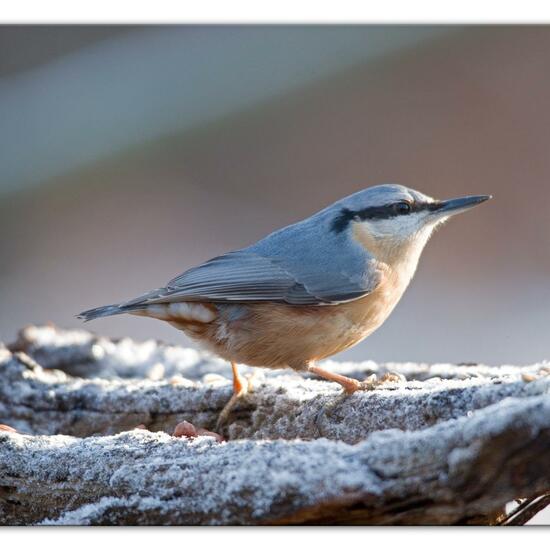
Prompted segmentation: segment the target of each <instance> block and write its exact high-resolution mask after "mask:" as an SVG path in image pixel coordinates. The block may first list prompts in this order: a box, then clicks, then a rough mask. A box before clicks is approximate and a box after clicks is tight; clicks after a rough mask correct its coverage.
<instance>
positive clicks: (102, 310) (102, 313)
mask: <svg viewBox="0 0 550 550" xmlns="http://www.w3.org/2000/svg"><path fill="white" fill-rule="evenodd" d="M127 311H128V308H125V307H123V306H121V305H119V304H111V305H110V306H101V307H95V308H94V309H88V310H87V311H83V312H82V313H79V314H78V315H77V318H78V319H82V320H83V321H91V320H92V319H97V318H98V317H109V316H110V315H120V314H121V313H126V312H127Z"/></svg>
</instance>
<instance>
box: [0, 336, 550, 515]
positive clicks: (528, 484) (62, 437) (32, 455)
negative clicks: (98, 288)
mask: <svg viewBox="0 0 550 550" xmlns="http://www.w3.org/2000/svg"><path fill="white" fill-rule="evenodd" d="M325 367H326V368H329V369H332V370H335V371H338V372H340V373H343V374H347V375H349V376H355V377H357V378H360V379H363V378H366V377H367V376H369V375H371V374H377V375H378V376H381V375H383V374H384V373H385V372H387V371H388V370H391V371H395V372H399V373H401V374H403V375H404V376H405V377H406V378H407V381H401V382H388V383H386V384H384V385H382V386H380V387H379V388H377V389H376V390H374V391H371V392H358V393H356V394H354V395H352V396H346V397H343V396H342V394H341V390H340V389H339V387H338V386H337V385H336V384H332V383H328V382H325V381H319V380H315V379H313V378H305V377H303V376H301V375H298V374H294V373H291V372H287V371H267V372H265V371H263V370H260V369H248V370H247V369H243V371H244V372H249V373H251V374H252V373H256V375H255V377H254V379H253V382H252V383H253V387H254V391H253V392H252V393H251V394H249V395H248V396H247V397H246V399H245V400H243V401H242V402H241V403H239V405H238V406H237V407H236V408H235V410H234V412H233V414H232V415H231V417H230V418H229V421H228V424H227V425H226V427H225V429H224V433H223V435H224V436H225V438H226V439H227V441H226V442H224V443H221V444H220V443H217V442H215V441H214V440H213V439H212V438H208V437H199V438H196V439H185V438H174V437H171V436H170V435H168V433H171V432H172V430H173V428H174V427H175V425H176V424H177V423H178V422H181V421H182V420H187V421H189V422H192V423H193V424H195V425H197V426H201V427H204V428H210V429H211V428H213V426H214V423H215V419H216V417H217V414H218V413H219V412H220V410H221V409H222V407H223V406H224V404H225V403H226V401H227V400H228V399H229V397H230V395H231V382H230V369H229V366H228V365H226V364H225V363H224V362H222V361H218V360H215V359H212V358H210V357H208V356H206V355H203V354H201V353H199V352H196V351H194V350H189V349H183V348H178V347H174V346H168V345H164V344H160V343H158V342H153V341H148V342H143V343H137V342H134V341H131V340H129V339H124V340H120V341H111V340H108V339H105V338H101V337H97V336H94V335H92V334H91V333H88V332H86V331H62V330H60V329H57V328H55V327H51V326H47V327H28V328H26V329H24V330H23V331H21V333H20V335H19V338H18V340H17V341H16V342H15V343H13V344H11V345H9V346H7V347H0V380H1V384H0V423H1V424H7V425H9V426H11V427H13V428H15V429H16V430H17V433H14V432H9V431H0V523H2V524H8V525H14V524H33V523H46V524H64V525H66V524H71V525H83V524H94V525H95V524H130V525H135V524H173V525H182V524H193V525H195V524H224V525H227V524H289V523H296V524H304V523H314V524H319V523H333V524H353V523H362V524H454V523H484V524H486V523H493V524H496V523H516V524H517V523H522V522H523V519H522V518H525V521H526V520H527V519H528V518H529V517H530V515H533V513H536V512H534V510H538V509H540V508H541V507H544V506H545V505H546V504H547V503H548V498H547V497H545V496H544V495H545V494H546V493H548V492H550V476H549V475H548V467H547V465H548V464H549V463H550V396H549V389H550V376H548V375H549V373H550V365H549V364H547V363H540V364H537V365H532V366H527V367H514V366H502V367H488V366H483V365H461V366H459V365H421V364H399V365H397V364H391V365H377V364H375V363H373V362H370V361H367V362H364V363H355V364H351V363H349V364H345V363H340V364H339V363H335V362H326V363H325ZM139 424H144V425H145V426H146V427H147V428H148V430H151V431H147V430H142V429H135V427H136V426H137V425H139ZM515 499H528V500H526V501H524V502H522V503H521V504H520V505H519V507H518V508H517V509H516V510H514V511H513V512H512V513H510V514H509V515H506V514H504V508H505V506H506V504H507V503H509V502H511V501H513V500H515Z"/></svg>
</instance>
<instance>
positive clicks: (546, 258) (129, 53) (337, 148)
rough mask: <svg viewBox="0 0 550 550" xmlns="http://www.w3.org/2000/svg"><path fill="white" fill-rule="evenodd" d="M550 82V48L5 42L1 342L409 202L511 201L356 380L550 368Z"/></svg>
mask: <svg viewBox="0 0 550 550" xmlns="http://www.w3.org/2000/svg"><path fill="white" fill-rule="evenodd" d="M549 63H550V27H537V26H529V27H521V26H516V27H505V26H504V27H484V26H473V27H460V26H324V27H320V26H279V27H276V26H252V27H246V26H242V27H241V26H164V27H157V26H145V27H144V26H141V27H139V26H138V27H136V26H76V25H75V26H66V27H64V26H3V27H0V235H1V236H0V304H1V311H2V313H1V316H0V339H1V340H4V341H6V340H7V341H11V340H12V339H13V338H14V337H15V334H16V331H17V329H18V328H20V327H22V326H23V325H26V324H30V323H43V322H46V321H52V322H54V323H56V324H58V325H60V326H62V327H81V326H83V325H82V323H81V322H80V321H79V320H77V319H76V318H75V314H77V313H79V312H80V311H82V310H84V309H87V308H90V307H95V306H98V305H103V304H107V303H111V302H115V301H121V300H125V299H128V298H132V297H134V296H136V295H138V294H140V293H142V292H144V291H147V290H149V289H151V288H155V287H158V286H161V285H163V284H164V283H165V282H167V281H168V280H169V279H171V278H172V277H173V276H175V275H177V274H178V273H180V272H181V271H183V270H185V269H187V268H189V267H192V266H193V265H195V264H197V263H199V262H202V261H204V260H207V259H209V258H211V257H212V256H215V255H217V254H220V253H223V252H226V251H228V250H230V249H235V248H240V247H242V246H246V245H248V244H250V243H252V242H254V241H256V240H257V239H259V238H261V237H263V236H264V235H266V234H267V233H269V232H271V231H272V230H275V229H277V228H279V227H281V226H283V225H286V224H288V223H291V222H294V221H297V220H299V219H301V218H303V217H306V216H309V215H310V214H312V213H314V212H315V211H317V210H319V209H321V208H323V207H325V206H326V205H327V204H329V203H331V202H333V201H334V200H336V199H339V198H341V197H343V196H345V195H347V194H350V193H352V192H355V191H358V190H359V189H362V188H364V187H367V186H370V185H375V184H378V183H387V182H396V183H402V184H405V185H408V186H410V187H413V188H416V189H419V190H420V191H422V192H424V193H427V194H430V195H433V196H436V197H438V198H449V197H454V196H460V195H465V194H481V193H491V194H493V195H494V196H495V198H494V200H493V201H492V202H491V203H488V204H487V205H484V206H483V207H481V208H479V209H476V210H475V211H472V212H470V213H467V214H464V215H462V216H459V217H457V218H455V219H453V220H452V221H451V222H450V223H449V224H448V225H446V226H445V227H443V228H442V230H441V231H439V232H438V233H437V234H436V235H435V236H434V238H433V239H432V241H431V242H430V243H429V245H428V247H427V249H426V251H425V252H424V256H423V258H422V261H421V263H420V266H419V269H418V272H417V275H416V277H415V279H414V280H413V282H412V284H411V287H410V288H409V290H408V292H407V293H406V294H405V296H404V298H403V299H402V301H401V302H400V303H399V305H398V306H397V308H396V310H395V311H394V313H393V314H392V316H390V318H389V319H388V321H386V323H385V324H384V325H383V326H382V328H380V329H379V330H378V331H377V332H376V333H375V334H373V335H372V336H371V337H369V338H368V339H367V340H366V341H364V342H363V343H362V344H360V345H359V346H357V347H355V348H353V349H351V350H349V351H347V352H344V353H343V354H341V355H340V356H339V358H340V359H367V358H369V359H374V360H377V361H391V360H395V361H427V362H440V361H456V362H461V361H463V362H469V361H481V362H486V363H489V364H500V363H508V364H510V363H515V364H524V363H530V362H535V361H539V360H541V359H544V358H550V338H549V335H548V328H549V325H550V284H549V277H550V208H549V206H548V205H549V201H550V147H549V143H550V141H549V138H550V71H549V70H548V67H549ZM86 328H88V329H91V330H93V331H95V332H98V333H101V334H105V335H109V336H113V337H119V336H126V335H128V336H132V337H135V338H139V339H144V338H149V337H154V338H159V339H162V340H165V341H168V342H172V343H189V342H188V341H187V340H186V339H185V337H184V336H183V335H182V333H180V332H178V331H176V330H175V329H173V328H172V327H170V326H169V325H166V324H163V323H160V322H158V321H154V320H148V319H142V318H133V317H130V316H120V317H114V318H110V319H105V320H99V321H96V322H94V323H93V324H92V323H90V324H88V325H86Z"/></svg>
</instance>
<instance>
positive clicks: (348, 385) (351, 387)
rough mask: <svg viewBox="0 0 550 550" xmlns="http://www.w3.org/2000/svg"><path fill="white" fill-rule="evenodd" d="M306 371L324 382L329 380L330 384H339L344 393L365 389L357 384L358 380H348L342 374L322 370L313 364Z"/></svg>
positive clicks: (360, 384) (359, 383)
mask: <svg viewBox="0 0 550 550" xmlns="http://www.w3.org/2000/svg"><path fill="white" fill-rule="evenodd" d="M307 370H308V371H309V372H313V373H314V374H316V375H317V376H320V377H321V378H324V379H325V380H330V381H331V382H336V383H338V384H340V386H342V387H343V388H344V391H345V392H346V393H354V392H356V391H358V390H364V389H366V388H365V387H363V384H362V383H361V382H359V380H355V379H354V378H348V377H347V376H343V375H342V374H337V373H335V372H329V371H328V370H325V369H322V368H321V367H318V366H317V365H314V364H310V365H308V367H307Z"/></svg>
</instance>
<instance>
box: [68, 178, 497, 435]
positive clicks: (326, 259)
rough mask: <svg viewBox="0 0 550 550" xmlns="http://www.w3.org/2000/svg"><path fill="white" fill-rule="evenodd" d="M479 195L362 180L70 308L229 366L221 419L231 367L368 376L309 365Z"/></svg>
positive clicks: (362, 385)
mask: <svg viewBox="0 0 550 550" xmlns="http://www.w3.org/2000/svg"><path fill="white" fill-rule="evenodd" d="M490 198H492V197H491V196H490V195H471V196H463V197H460V198H455V199H450V200H437V199H434V198H432V197H430V196H428V195H425V194H423V193H421V192H419V191H416V190H414V189H411V188H408V187H405V186H403V185H398V184H382V185H376V186H373V187H367V188H365V189H363V190H361V191H358V192H356V193H354V194H352V195H349V196H347V197H344V198H342V199H340V200H338V201H336V202H334V203H333V204H331V205H330V206H328V207H326V208H324V209H323V210H321V211H319V212H317V213H315V214H313V215H312V216H310V217H308V218H306V219H304V220H302V221H299V222H297V223H294V224H292V225H288V226H286V227H283V228H282V229H279V230H277V231H275V232H273V233H271V234H269V235H268V236H266V237H265V238H263V239H261V240H259V241H258V242H256V243H254V244H252V245H250V246H248V247H246V248H241V249H238V250H234V251H231V252H228V253H226V254H223V255H220V256H216V257H214V258H212V259H210V260H208V261H206V262H205V263H203V264H201V265H198V266H197V267H193V268H191V269H189V270H187V271H185V272H183V273H182V274H180V275H178V276H177V277H175V278H173V279H172V280H170V281H169V282H168V283H167V284H166V285H165V286H163V287H161V288H157V289H154V290H152V291H150V292H147V293H146V294H143V295H141V296H139V297H137V298H134V299H132V300H129V301H126V302H121V303H117V304H112V305H107V306H101V307H97V308H94V309H90V310H87V311H84V312H82V313H81V314H80V315H79V316H78V317H79V318H80V319H83V320H84V321H89V320H92V319H96V318H100V317H107V316H112V315H119V314H123V313H128V314H132V315H139V316H145V317H152V318H154V319H159V320H161V321H166V322H168V323H170V324H171V325H173V326H174V327H175V328H177V329H179V330H182V331H183V332H184V333H185V334H187V335H188V336H189V337H191V338H192V339H193V340H195V341H197V342H198V343H199V344H201V345H202V346H203V347H205V348H206V349H207V350H209V351H210V352H213V353H214V354H215V355H217V356H219V357H221V358H223V359H225V360H227V361H228V362H229V363H230V364H231V367H232V373H233V394H232V397H231V399H230V400H229V401H228V403H227V404H226V406H225V407H224V408H223V410H222V412H221V413H220V415H219V417H218V423H217V427H218V428H219V426H220V425H221V424H222V423H223V422H224V421H225V420H226V419H227V417H228V415H229V414H230V412H231V410H232V408H233V407H234V405H235V404H236V403H237V401H238V400H239V399H240V398H241V397H243V396H244V395H245V394H246V392H247V391H248V385H247V383H246V380H245V379H244V378H243V377H242V376H241V374H240V373H239V371H238V366H237V365H238V364H245V365H248V366H251V367H263V368H290V369H294V370H295V371H298V372H309V373H313V374H315V375H317V376H319V377H321V378H323V379H325V380H328V381H331V382H336V383H338V384H340V385H341V386H342V388H343V390H344V392H345V394H351V393H354V392H356V391H358V390H367V389H372V383H371V382H369V381H368V380H367V381H364V382H361V381H359V380H356V379H353V378H349V377H347V376H344V375H341V374H338V373H335V372H330V371H329V370H326V369H325V368H322V367H320V366H319V364H318V363H319V361H321V360H322V359H325V358H327V357H330V356H332V355H334V354H336V353H338V352H341V351H343V350H345V349H347V348H350V347H351V346H354V345H356V344H357V343H359V342H361V341H362V340H364V339H365V338H366V337H367V336H369V335H370V334H372V333H373V332H374V331H375V330H376V329H377V328H378V327H380V325H382V323H383V322H384V321H385V320H386V319H387V318H388V316H389V315H390V313H391V312H392V311H393V309H394V308H395V306H396V305H397V303H398V302H399V300H400V299H401V297H402V296H403V293H404V292H405V290H406V288H407V287H408V285H409V283H410V282H411V279H412V278H413V276H414V273H415V271H416V268H417V265H418V261H419V259H420V255H421V253H422V251H423V249H424V247H425V246H426V243H427V242H428V240H429V238H430V236H431V235H432V234H433V232H434V230H435V229H436V228H437V227H438V226H439V225H441V224H442V223H443V222H445V221H446V220H448V219H449V218H450V217H452V216H454V215H456V214H458V213H461V212H465V211H466V210H469V209H471V208H472V207H474V206H477V205H479V204H481V203H483V202H485V201H487V200H488V199H490Z"/></svg>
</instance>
